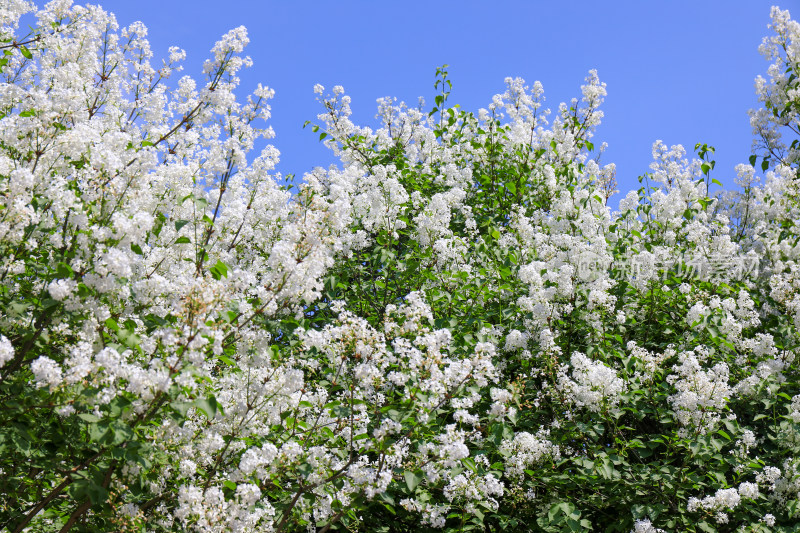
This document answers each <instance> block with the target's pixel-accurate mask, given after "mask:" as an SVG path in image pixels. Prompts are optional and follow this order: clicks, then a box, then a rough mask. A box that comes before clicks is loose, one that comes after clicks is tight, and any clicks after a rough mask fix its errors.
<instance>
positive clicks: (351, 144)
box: [0, 0, 800, 533]
mask: <svg viewBox="0 0 800 533" xmlns="http://www.w3.org/2000/svg"><path fill="white" fill-rule="evenodd" d="M29 12H33V15H28V16H35V17H36V20H37V24H36V27H35V29H33V30H32V31H31V32H30V33H28V34H27V35H22V34H20V33H19V32H18V31H17V25H18V21H19V18H20V17H21V16H23V15H25V14H26V13H29ZM772 30H773V31H774V35H773V36H772V37H769V38H768V39H767V40H765V44H764V45H763V47H762V50H763V52H764V54H765V56H766V57H767V58H768V59H769V60H770V61H771V62H772V64H771V66H770V68H769V71H768V76H769V77H768V79H766V80H765V79H762V78H759V79H758V81H757V91H758V94H759V98H760V100H761V103H762V104H763V107H762V108H761V109H759V110H756V111H752V112H751V115H750V120H751V124H752V126H753V129H754V133H755V136H756V143H755V145H754V146H755V155H753V156H751V157H750V161H749V164H742V165H739V166H738V167H737V174H738V178H737V185H738V186H739V190H737V191H728V192H725V191H722V190H720V186H719V182H718V181H717V180H716V179H714V178H712V175H713V173H712V171H713V168H714V161H713V159H712V158H713V153H714V150H713V148H712V147H710V146H708V145H704V144H701V145H697V146H696V147H695V151H696V157H693V158H692V159H687V155H686V152H685V150H684V149H683V148H682V147H680V146H673V147H667V146H665V145H664V144H663V143H661V142H660V141H658V142H656V143H655V144H654V146H653V156H654V162H653V163H652V165H651V168H650V172H648V173H646V174H644V175H643V176H642V177H641V178H640V181H641V183H642V187H641V188H640V189H639V190H638V191H632V192H629V193H628V194H627V195H626V196H625V197H624V199H622V201H621V202H620V204H619V210H617V211H612V209H611V208H609V206H608V205H607V203H608V200H609V198H610V197H611V195H612V194H614V192H616V191H615V181H614V174H615V168H614V165H613V164H611V165H605V166H601V165H600V164H599V163H598V161H599V154H600V153H601V152H602V149H601V148H600V147H596V146H595V145H594V144H593V142H592V139H593V134H594V131H595V128H596V127H597V126H598V124H599V123H600V119H601V118H602V111H600V105H601V103H602V100H603V97H604V96H605V94H606V91H605V86H604V84H602V83H601V82H600V81H599V79H598V77H597V75H596V73H595V72H593V71H592V72H590V73H589V76H588V77H587V79H586V84H585V85H584V86H583V87H582V88H581V94H582V96H581V98H580V99H574V100H572V102H571V103H569V104H562V105H561V106H559V108H558V109H557V110H556V111H555V112H554V113H550V112H549V111H547V110H545V109H543V108H542V106H541V101H542V95H543V89H542V86H541V84H539V83H538V82H537V83H535V84H534V85H533V86H532V87H529V86H526V85H525V83H524V82H523V81H522V80H520V79H511V78H508V79H506V91H505V92H504V93H503V94H500V95H497V96H495V97H494V98H493V99H492V100H491V104H490V105H488V107H487V108H486V109H480V110H479V111H477V112H476V113H473V112H469V111H466V110H463V109H461V108H460V107H459V106H457V105H451V102H450V101H449V98H448V96H449V93H450V88H451V83H450V80H449V78H448V71H447V69H446V68H445V67H442V68H440V69H437V71H436V84H435V90H436V91H437V92H436V95H435V98H434V106H433V107H432V108H431V109H430V110H425V108H423V107H422V106H421V107H420V108H419V109H414V108H409V107H407V106H405V105H404V104H398V103H397V102H396V101H394V100H391V99H382V100H380V101H379V108H378V116H379V121H380V124H379V126H378V127H377V128H375V129H372V128H369V127H362V126H358V125H356V124H354V123H353V122H352V121H351V118H350V107H349V104H350V99H349V97H348V96H346V95H345V93H344V90H343V89H342V88H341V87H334V88H333V90H332V92H326V91H325V89H324V88H323V87H321V86H317V87H316V88H315V90H316V92H317V93H318V95H319V99H320V102H321V104H322V106H323V112H322V113H321V114H320V115H319V117H318V118H317V120H316V122H314V123H310V124H309V127H310V129H311V130H313V131H314V132H317V133H319V136H320V140H322V141H323V142H324V143H325V144H326V145H328V146H329V147H330V148H331V150H333V152H334V153H335V154H336V156H337V157H338V158H339V161H340V164H339V165H337V166H332V167H331V168H329V169H327V170H326V169H322V168H316V169H313V170H312V171H310V172H309V173H308V174H306V176H305V178H304V180H303V182H302V183H300V184H298V185H293V184H291V183H290V184H289V185H287V184H286V181H285V180H284V179H283V178H282V177H281V176H280V175H279V174H277V173H276V172H275V170H274V168H275V165H276V163H277V161H278V153H277V151H276V150H275V149H274V148H273V147H272V146H267V147H266V148H265V149H263V150H262V151H261V153H260V154H259V155H257V156H255V157H250V152H251V151H252V149H253V147H254V145H255V143H256V142H257V141H258V139H260V138H270V137H271V136H272V131H271V129H269V128H265V127H263V126H260V124H261V121H262V120H263V119H268V118H269V106H268V101H269V99H270V98H271V97H272V95H273V92H272V91H271V90H270V89H268V88H266V87H262V86H259V87H258V89H257V90H256V91H255V93H254V94H253V95H251V96H250V97H248V98H247V99H246V101H244V102H241V101H238V100H237V98H236V97H235V95H234V91H235V89H236V88H237V86H238V83H239V79H238V77H237V73H238V72H239V71H240V69H241V68H243V67H247V66H249V65H250V63H251V62H250V59H249V58H248V57H246V56H244V55H243V49H244V47H245V45H246V44H247V35H246V31H245V30H244V28H237V29H235V30H233V31H231V32H229V33H228V34H226V35H225V36H223V38H222V39H221V40H220V41H219V42H218V43H217V44H216V45H215V47H214V48H213V50H212V51H211V54H212V55H211V57H210V59H209V60H208V61H207V62H206V63H205V66H204V79H203V80H202V81H195V80H193V79H192V78H190V77H188V76H184V77H181V78H180V79H178V80H177V81H176V82H174V80H173V78H174V77H175V75H176V73H177V72H178V71H180V70H181V67H180V64H181V61H182V60H183V58H184V56H185V54H184V52H183V51H181V50H180V49H178V48H171V49H170V51H169V54H168V59H166V60H165V61H164V62H163V64H162V65H160V66H156V65H153V64H151V58H152V52H151V50H150V48H149V45H148V42H147V40H146V39H145V35H146V29H145V28H144V26H142V25H141V24H140V23H136V24H133V25H132V26H130V27H128V28H123V29H120V28H119V27H118V25H117V23H116V21H115V19H114V17H113V15H111V14H109V13H107V12H105V11H103V10H102V9H101V8H99V7H95V6H85V7H83V6H73V5H71V3H70V2H69V1H65V0H57V1H54V2H51V3H50V4H48V5H47V6H46V7H45V8H43V9H41V10H36V9H35V8H34V7H33V6H31V5H28V3H26V2H23V1H21V0H8V1H5V2H3V3H2V7H1V9H0V49H2V50H3V57H2V59H0V67H2V74H0V81H2V83H0V117H1V118H0V405H2V408H0V495H2V498H0V529H2V528H5V530H6V531H9V532H14V533H18V532H21V531H23V530H24V531H31V532H33V531H57V530H61V531H68V530H73V531H153V532H157V531H187V530H188V531H204V532H205V531H236V532H240V531H241V532H244V531H275V532H284V531H315V530H316V531H330V530H351V531H355V530H360V531H384V532H401V531H408V532H411V531H426V530H429V529H430V530H435V529H444V530H448V531H450V530H452V531H470V530H478V531H500V530H511V531H544V532H560V531H581V530H591V531H609V532H629V531H635V532H637V533H653V532H656V531H662V530H669V531H798V530H799V529H800V527H798V526H797V525H796V524H797V523H798V515H799V514H800V500H799V499H798V498H799V493H800V459H798V458H799V457H800V375H799V374H798V366H797V361H796V356H797V353H798V346H800V337H799V336H798V331H797V324H798V322H799V321H800V226H799V224H800V196H799V195H800V191H799V190H798V186H799V184H800V178H798V162H799V160H800V146H798V139H799V138H800V136H798V133H800V115H799V114H798V113H800V88H799V87H800V78H798V74H800V25H798V24H797V23H796V22H794V21H792V20H791V19H790V17H789V14H788V12H785V11H780V10H779V9H777V8H773V10H772ZM787 137H788V139H787ZM758 170H760V171H761V173H760V174H757V171H758ZM711 191H716V192H713V193H712V192H711Z"/></svg>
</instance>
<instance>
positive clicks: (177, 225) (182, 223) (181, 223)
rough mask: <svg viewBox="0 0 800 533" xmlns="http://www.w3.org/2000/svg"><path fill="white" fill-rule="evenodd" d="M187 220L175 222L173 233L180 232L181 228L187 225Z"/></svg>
mask: <svg viewBox="0 0 800 533" xmlns="http://www.w3.org/2000/svg"><path fill="white" fill-rule="evenodd" d="M188 223H189V221H188V220H176V221H175V231H180V230H181V228H182V227H184V226H185V225H186V224H188Z"/></svg>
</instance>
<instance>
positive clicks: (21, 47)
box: [19, 44, 33, 59]
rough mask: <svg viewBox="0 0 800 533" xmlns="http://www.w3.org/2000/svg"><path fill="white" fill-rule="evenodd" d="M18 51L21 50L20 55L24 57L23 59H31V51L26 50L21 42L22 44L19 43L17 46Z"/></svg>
mask: <svg viewBox="0 0 800 533" xmlns="http://www.w3.org/2000/svg"><path fill="white" fill-rule="evenodd" d="M19 51H20V52H22V55H23V56H24V57H25V59H33V54H32V53H31V51H30V50H28V49H27V48H26V47H25V45H24V44H23V45H20V47H19Z"/></svg>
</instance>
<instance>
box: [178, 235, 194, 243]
mask: <svg viewBox="0 0 800 533" xmlns="http://www.w3.org/2000/svg"><path fill="white" fill-rule="evenodd" d="M191 242H192V241H190V240H189V237H186V236H185V235H184V236H181V237H178V238H177V239H175V244H190V243H191Z"/></svg>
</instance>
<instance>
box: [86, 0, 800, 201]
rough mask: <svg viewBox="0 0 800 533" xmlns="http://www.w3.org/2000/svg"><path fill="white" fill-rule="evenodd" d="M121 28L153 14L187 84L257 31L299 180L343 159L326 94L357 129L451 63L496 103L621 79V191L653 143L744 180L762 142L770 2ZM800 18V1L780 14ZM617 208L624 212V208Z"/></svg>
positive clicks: (604, 131)
mask: <svg viewBox="0 0 800 533" xmlns="http://www.w3.org/2000/svg"><path fill="white" fill-rule="evenodd" d="M100 4H101V5H102V6H103V7H104V8H106V9H107V10H109V11H112V12H114V13H115V14H116V15H117V19H118V21H119V22H120V24H122V25H127V24H129V23H131V22H133V21H135V20H141V21H142V22H144V23H145V25H146V26H147V27H148V28H149V37H150V41H151V44H152V47H153V50H154V52H155V53H156V56H157V57H159V56H160V55H161V54H163V53H165V52H166V50H167V48H168V47H169V46H171V45H176V46H180V47H181V48H183V49H185V50H186V51H187V54H188V57H187V61H186V63H185V70H184V73H183V74H191V75H192V76H195V77H200V73H201V65H202V62H203V60H204V59H205V58H206V57H207V56H208V51H209V50H210V49H211V47H212V46H213V45H214V43H215V41H216V40H217V39H218V37H219V36H220V35H222V34H223V33H225V32H226V31H227V30H229V29H231V28H233V27H236V26H239V25H244V26H246V27H247V29H248V32H249V36H250V45H249V47H248V50H247V53H248V54H249V55H250V56H251V57H252V58H253V61H254V66H253V67H252V68H250V69H248V70H246V71H245V72H244V73H243V75H242V92H241V95H242V96H244V94H245V91H247V92H249V91H251V90H252V89H253V88H255V86H256V84H257V83H259V82H261V83H263V84H265V85H267V86H269V87H272V88H274V89H275V91H276V97H275V99H274V100H273V101H272V107H273V118H272V121H271V125H272V126H273V128H274V129H275V132H276V134H277V136H276V138H275V139H274V140H273V141H272V142H273V144H274V145H275V146H276V147H277V148H278V149H279V150H280V151H281V153H282V156H281V163H280V165H279V167H278V170H279V171H281V172H282V173H284V174H287V173H295V174H297V175H299V176H301V175H302V174H303V173H304V172H307V171H308V170H310V169H311V168H313V167H314V166H317V165H323V166H327V165H329V164H330V163H332V162H334V159H333V158H332V157H331V156H330V154H329V153H328V151H327V150H326V149H325V148H324V147H323V146H322V145H321V144H320V143H319V142H318V141H317V136H316V135H314V134H313V133H312V132H311V131H310V129H305V130H304V129H303V128H302V125H303V123H304V122H305V121H306V120H314V119H315V117H316V115H317V114H318V113H319V112H320V110H321V107H320V105H319V104H318V103H317V101H316V100H315V95H314V93H313V89H312V88H313V86H314V84H315V83H321V84H323V85H325V87H326V88H330V87H332V86H333V85H343V86H344V88H345V90H346V91H347V93H348V94H350V95H351V96H352V99H353V104H352V106H353V111H354V117H355V119H356V121H357V122H358V123H361V124H369V125H372V124H373V123H374V115H375V109H376V106H375V99H376V98H378V97H382V96H396V97H398V99H400V100H405V101H406V102H409V103H416V102H417V97H418V96H425V97H426V100H427V102H428V103H429V104H432V102H433V96H434V94H435V93H434V90H433V81H434V71H435V69H436V67H437V66H439V65H442V64H444V63H447V64H449V65H450V69H449V70H450V79H452V81H453V93H452V95H451V98H450V101H451V102H452V103H459V104H461V106H462V107H463V108H466V109H468V110H475V111H476V110H477V109H478V108H480V107H486V106H487V105H488V104H489V102H490V101H491V97H492V95H494V94H496V93H501V92H503V90H504V85H503V79H504V78H505V77H506V76H513V77H516V76H520V77H522V78H524V79H525V80H526V81H527V82H529V83H531V84H532V83H533V82H534V81H535V80H539V81H541V82H542V83H543V85H544V90H545V97H546V102H545V104H546V106H548V107H551V108H553V109H555V108H556V107H557V106H558V103H559V102H561V101H569V99H570V98H572V97H573V96H580V85H581V84H582V83H583V79H584V77H585V76H586V73H587V72H588V71H589V69H592V68H595V69H597V71H598V74H599V76H600V79H601V80H602V81H604V82H605V83H607V85H608V97H607V98H606V103H605V104H604V106H603V110H604V113H605V118H604V120H603V124H602V125H601V126H600V127H599V129H598V131H597V134H596V137H595V144H596V145H598V144H599V143H600V142H602V141H606V142H607V143H608V144H609V148H608V150H607V152H606V153H605V154H604V155H603V159H602V162H604V163H609V162H614V163H616V164H617V179H618V181H619V189H620V190H621V191H622V195H618V196H617V200H618V199H619V198H620V197H621V196H623V195H624V194H625V192H627V190H629V189H632V188H637V187H638V186H639V185H638V182H637V180H636V177H637V176H638V175H640V174H642V173H644V172H647V171H648V165H649V163H650V161H651V159H652V156H651V146H652V143H653V142H654V141H655V140H656V139H661V140H663V141H664V142H665V143H667V144H669V145H672V144H678V143H680V144H683V145H684V146H685V147H686V148H687V150H691V149H692V148H693V147H694V145H695V143H697V142H703V143H708V144H710V145H713V146H715V147H716V148H717V155H716V160H717V167H716V170H715V171H714V174H715V176H714V177H716V178H717V179H719V180H720V181H721V182H722V183H723V184H724V185H725V186H726V187H732V186H733V176H734V170H733V168H734V166H735V165H736V164H737V163H742V162H747V158H748V156H749V155H750V145H751V141H752V136H751V130H750V126H749V124H748V118H747V110H748V109H749V108H752V107H755V106H757V100H756V98H755V96H754V90H753V80H754V78H755V77H756V75H758V74H762V75H765V72H766V69H767V66H768V63H767V62H766V61H765V60H764V59H763V58H762V57H761V56H760V55H759V53H758V45H759V44H760V43H761V39H762V38H763V37H764V36H765V35H768V30H767V24H768V23H769V10H770V6H771V5H772V2H766V1H762V0H727V1H720V0H701V1H685V0H672V1H669V2H666V1H660V2H657V1H645V0H636V1H634V0H623V1H614V2H599V1H597V0H595V1H592V2H589V1H566V0H562V1H550V0H546V1H545V0H543V1H532V0H531V1H521V0H517V1H512V0H492V1H470V0H462V1H451V2H444V1H437V0H427V1H417V0H404V1H403V2H388V1H379V0H372V1H368V0H361V1H356V0H339V1H337V2H331V1H327V2H321V1H311V0H309V1H300V0H294V1H290V0H282V1H276V0H264V1H245V0H226V1H224V2H220V1H219V0H194V1H191V2H189V1H183V0H160V1H159V0H135V1H130V0H108V1H106V2H100ZM780 5H781V7H782V8H783V9H789V10H790V11H792V14H793V15H794V16H795V17H797V16H800V2H798V1H797V0H791V1H788V2H784V3H783V4H780ZM612 204H614V205H616V202H615V201H613V200H612Z"/></svg>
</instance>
